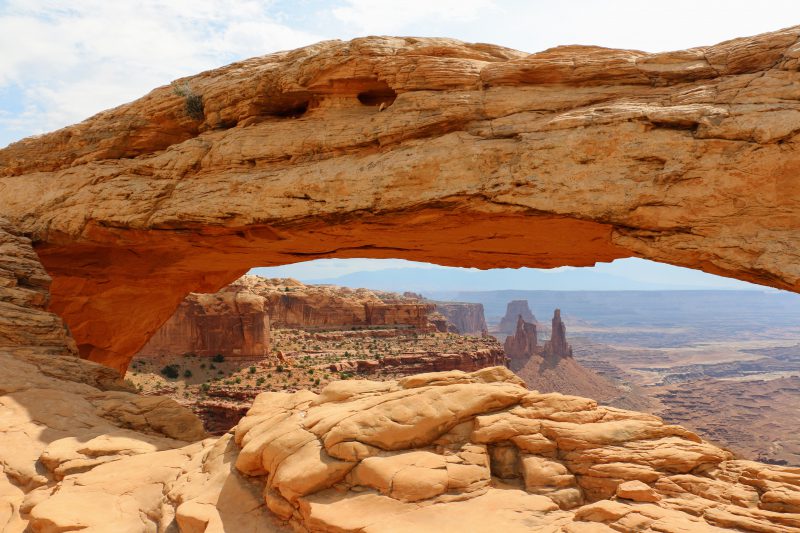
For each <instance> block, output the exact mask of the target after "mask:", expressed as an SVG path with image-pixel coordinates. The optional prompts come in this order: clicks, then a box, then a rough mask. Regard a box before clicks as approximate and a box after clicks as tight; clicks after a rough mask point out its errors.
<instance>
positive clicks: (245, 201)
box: [0, 27, 800, 370]
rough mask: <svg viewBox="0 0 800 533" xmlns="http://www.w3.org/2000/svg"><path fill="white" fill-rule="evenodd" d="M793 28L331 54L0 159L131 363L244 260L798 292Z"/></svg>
mask: <svg viewBox="0 0 800 533" xmlns="http://www.w3.org/2000/svg"><path fill="white" fill-rule="evenodd" d="M798 36H800V28H797V27H795V28H789V29H786V30H782V31H778V32H774V33H769V34H764V35H760V36H756V37H749V38H742V39H736V40H732V41H728V42H725V43H721V44H718V45H716V46H709V47H703V48H695V49H691V50H685V51H679V52H666V53H659V54H648V53H644V52H638V51H632V50H610V49H604V48H598V47H591V46H566V47H559V48H554V49H551V50H546V51H544V52H540V53H536V54H526V53H523V52H518V51H514V50H509V49H505V48H501V47H497V46H491V45H486V44H465V43H461V42H458V41H453V40H447V39H417V38H392V37H380V38H376V37H372V38H364V39H356V40H354V41H350V42H339V41H328V42H323V43H319V44H316V45H313V46H309V47H306V48H303V49H299V50H294V51H290V52H280V53H277V54H272V55H269V56H264V57H260V58H254V59H249V60H246V61H243V62H240V63H236V64H234V65H230V66H227V67H223V68H220V69H217V70H213V71H209V72H205V73H202V74H199V75H196V76H194V77H191V78H189V79H186V80H181V83H183V82H185V83H187V84H188V85H189V87H190V88H191V90H192V91H194V92H195V93H196V94H198V95H199V96H201V97H202V100H203V104H204V117H203V118H202V119H195V118H193V117H191V116H188V115H187V114H186V112H185V102H184V99H183V98H182V97H180V96H177V95H175V94H174V92H173V90H172V88H171V87H169V86H165V87H160V88H158V89H155V90H154V91H152V92H151V93H150V94H148V95H147V96H145V97H143V98H141V99H140V100H137V101H135V102H132V103H130V104H126V105H124V106H120V107H118V108H115V109H112V110H109V111H106V112H103V113H100V114H98V115H96V116H95V117H92V118H91V119H89V120H87V121H85V122H83V123H80V124H77V125H75V126H71V127H68V128H65V129H63V130H60V131H57V132H54V133H51V134H49V135H44V136H39V137H35V138H30V139H26V140H24V141H21V142H18V143H15V144H13V145H11V146H9V147H8V148H5V149H3V150H0V174H1V175H2V177H1V178H0V214H2V216H4V217H5V218H7V219H8V221H9V223H10V224H11V226H12V227H15V228H17V230H18V231H19V232H20V233H22V234H24V235H28V236H29V237H31V238H32V239H33V240H34V242H35V243H36V247H37V248H36V249H37V252H38V253H39V255H40V257H41V258H42V261H43V263H44V265H45V267H46V268H47V270H48V272H49V273H50V275H51V276H53V289H52V294H53V297H52V301H51V308H52V309H53V310H54V311H56V312H57V313H58V314H59V315H60V316H62V317H63V318H64V320H65V322H66V324H67V325H68V326H69V327H70V330H71V331H72V333H73V335H74V337H75V339H76V340H77V343H78V348H79V349H80V352H81V354H82V355H83V356H84V357H88V358H90V359H92V360H94V361H99V362H103V363H104V364H106V365H109V366H112V367H114V368H117V369H119V370H124V369H125V367H126V366H127V363H128V361H129V359H130V357H131V356H132V355H133V354H134V353H136V351H138V349H139V348H141V347H142V346H143V345H144V343H145V342H146V340H147V338H148V337H149V336H150V335H151V334H152V333H153V332H154V331H155V330H156V329H157V328H158V327H159V326H160V325H161V324H162V323H163V322H164V321H166V319H167V318H168V317H169V316H170V315H171V314H172V313H173V311H174V310H175V308H177V306H178V305H179V303H180V302H181V300H182V299H183V298H184V296H185V295H186V294H188V293H189V292H191V291H196V292H213V291H216V290H218V289H219V288H221V287H222V286H224V285H225V284H227V283H230V282H231V281H233V280H234V279H236V278H237V277H239V276H240V275H242V274H243V273H245V272H246V271H247V270H248V269H249V268H250V267H252V266H255V265H271V264H284V263H290V262H295V261H302V260H308V259H313V258H318V257H333V256H336V257H402V258H407V259H413V260H419V261H432V262H436V263H441V264H449V265H463V266H475V267H482V268H487V267H517V266H529V267H555V266H560V265H591V264H593V263H594V262H595V261H610V260H612V259H615V258H619V257H629V256H639V257H644V258H648V259H654V260H657V261H664V262H667V263H672V264H676V265H681V266H686V267H691V268H699V269H702V270H705V271H708V272H713V273H717V274H723V275H728V276H732V277H736V278H739V279H744V280H749V281H754V282H757V283H762V284H766V285H771V286H773V287H778V288H782V289H788V290H793V291H798V290H800V260H798V255H797V254H798V252H797V246H796V244H797V242H800V230H798V228H799V227H800V223H799V220H800V180H797V175H798V172H800V156H798V151H797V150H796V149H795V142H796V135H797V132H798V131H800V101H799V99H800V95H799V94H798V91H797V86H798V82H800V72H798V64H799V63H800V45H798Z"/></svg>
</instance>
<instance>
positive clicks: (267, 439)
mask: <svg viewBox="0 0 800 533" xmlns="http://www.w3.org/2000/svg"><path fill="white" fill-rule="evenodd" d="M62 362H66V359H64V358H53V359H52V365H53V366H55V367H60V366H61V363H62ZM2 363H3V364H4V368H7V369H9V372H8V373H7V374H5V375H4V380H3V382H2V384H0V387H1V388H2V391H1V392H2V393H3V395H2V396H0V416H1V417H2V420H4V421H6V422H7V423H5V424H4V425H3V426H2V427H0V450H2V452H0V467H2V468H0V495H2V496H3V498H4V501H6V502H7V503H8V506H7V507H4V508H3V509H2V510H0V511H2V512H0V524H1V525H0V527H2V528H3V531H8V532H13V531H23V530H24V529H25V527H30V528H31V529H32V530H34V531H41V532H55V531H68V530H73V529H80V530H85V531H109V530H110V528H112V527H113V530H114V531H131V532H134V531H135V532H139V531H186V532H202V531H206V532H209V533H210V532H212V531H213V532H216V531H237V532H245V533H246V532H271V531H276V532H282V531H290V530H294V531H311V532H344V531H353V532H356V531H358V532H367V531H370V532H389V531H398V532H399V531H409V530H414V531H478V532H479V531H486V532H490V531H520V532H522V531H531V530H542V531H553V532H559V531H560V532H569V533H579V532H584V531H612V530H616V531H630V530H637V531H651V532H655V531H659V532H662V533H663V532H667V533H669V532H676V533H677V532H684V531H718V530H721V529H724V528H734V529H738V530H742V531H770V532H772V531H775V532H787V533H788V532H790V531H795V530H797V528H798V527H800V470H798V469H792V468H783V467H775V466H767V465H763V464H759V463H755V462H750V461H737V460H733V459H732V457H731V454H730V453H729V452H726V451H724V450H721V449H719V448H717V447H715V446H712V445H710V444H708V443H705V442H703V441H702V440H701V439H700V438H698V437H697V436H696V435H694V434H693V433H691V432H689V431H687V430H685V429H683V428H681V427H678V426H669V425H665V424H663V423H662V422H661V420H660V419H658V418H657V417H654V416H651V415H645V414H642V413H636V412H632V411H623V410H619V409H613V408H608V407H602V406H598V405H597V404H596V402H594V401H593V400H589V399H586V398H579V397H575V396H563V395H560V394H555V393H552V394H540V393H538V392H535V391H529V390H527V389H525V388H524V386H522V385H521V382H520V381H519V380H518V379H517V378H516V377H515V376H513V375H512V374H510V372H509V371H508V370H507V369H505V368H502V367H495V368H489V369H484V370H481V371H478V372H474V373H464V372H459V371H453V372H440V373H431V374H421V375H417V376H411V377H408V378H403V379H400V380H398V381H394V382H372V381H363V380H357V381H342V382H336V383H333V384H331V385H329V386H328V387H326V388H325V389H324V390H323V391H322V393H321V394H318V395H317V394H314V393H311V392H308V391H301V392H297V393H292V394H290V393H263V394H261V395H259V396H258V397H257V398H256V400H255V402H254V404H253V406H252V408H251V409H250V410H249V412H248V414H247V416H246V417H245V418H243V419H242V420H241V422H240V423H239V425H238V426H237V427H236V428H235V431H234V432H232V433H229V434H226V435H224V436H222V437H220V438H218V439H205V440H200V441H196V442H193V443H189V442H186V440H195V439H198V438H202V436H203V435H202V434H201V433H197V432H194V433H193V432H192V430H190V429H188V428H190V427H196V424H195V425H193V422H192V420H193V421H194V422H197V421H196V419H194V418H193V417H192V415H191V414H189V413H188V412H186V411H185V410H182V409H181V408H180V407H178V406H176V405H167V404H163V403H158V404H157V405H156V404H150V403H148V402H149V400H154V399H152V398H151V399H147V398H141V399H140V398H137V397H136V396H135V395H132V394H130V393H126V392H113V391H103V390H101V388H97V387H96V386H93V385H89V384H87V383H85V382H84V381H85V380H83V381H81V379H82V378H81V376H80V375H79V374H75V373H71V372H69V371H67V370H63V369H62V371H61V372H59V374H60V375H59V377H58V378H55V377H48V376H43V375H40V374H38V373H37V372H36V370H35V369H34V368H33V367H32V366H31V363H29V362H27V361H26V360H25V359H24V358H23V357H21V356H13V357H11V356H7V357H5V358H4V359H3V360H2ZM75 363H77V364H78V365H83V366H84V367H85V368H79V369H78V370H80V371H83V372H86V373H89V374H91V368H93V365H92V364H91V363H87V362H83V361H80V360H77V359H71V362H70V363H69V365H72V364H75ZM69 365H68V366H69ZM68 366H67V367H65V368H68ZM79 378H81V379H79ZM34 398H35V400H34ZM143 401H144V402H145V403H144V404H143V403H142V402H143ZM67 406H69V407H68V409H67ZM136 420H140V421H141V422H140V423H138V424H137V423H135V421H136ZM179 420H185V422H184V427H186V428H187V429H186V430H184V432H183V433H181V434H175V433H174V428H175V427H179V426H180V425H181V424H180V423H178V421H179ZM186 424H188V425H186ZM167 428H173V429H172V430H168V429H167ZM170 431H173V433H170ZM181 439H185V440H181Z"/></svg>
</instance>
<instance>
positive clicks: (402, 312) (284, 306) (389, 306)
mask: <svg viewBox="0 0 800 533" xmlns="http://www.w3.org/2000/svg"><path fill="white" fill-rule="evenodd" d="M224 290H227V291H246V292H251V293H253V294H257V295H258V296H261V297H263V298H265V299H266V301H267V308H268V309H269V315H270V322H271V324H272V327H273V328H276V329H277V328H282V329H306V330H313V329H337V328H342V329H352V328H354V327H369V326H407V327H409V328H414V329H418V330H421V331H422V330H427V329H429V328H430V325H429V324H428V314H429V313H431V312H433V305H432V304H427V303H423V302H420V301H419V300H417V299H415V298H405V297H402V296H399V295H397V294H395V293H388V292H382V291H373V290H370V289H351V288H348V287H338V286H336V285H304V284H303V283H301V282H299V281H297V280H293V279H266V278H262V277H259V276H249V275H248V276H242V277H241V278H240V279H238V280H236V281H235V282H234V283H232V284H231V285H230V286H229V287H228V288H226V289H224Z"/></svg>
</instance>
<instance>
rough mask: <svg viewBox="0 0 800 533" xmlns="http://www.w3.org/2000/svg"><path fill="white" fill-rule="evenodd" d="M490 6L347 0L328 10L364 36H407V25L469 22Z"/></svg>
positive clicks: (475, 1)
mask: <svg viewBox="0 0 800 533" xmlns="http://www.w3.org/2000/svg"><path fill="white" fill-rule="evenodd" d="M494 8H495V2H494V1H493V0H436V1H431V0H383V1H378V2H376V1H375V0H348V1H346V2H345V5H343V6H342V7H338V8H334V9H332V10H331V11H332V13H333V15H334V17H336V18H337V19H338V20H340V21H341V22H343V23H345V24H348V25H350V26H352V27H354V28H356V29H357V30H358V31H359V32H360V33H362V34H365V35H366V34H369V35H376V34H378V35H389V34H397V33H402V34H404V35H409V29H410V28H411V27H412V26H411V25H415V24H420V23H422V24H426V25H427V24H428V23H430V22H431V21H435V22H443V21H446V22H445V23H446V24H451V25H457V24H459V23H464V22H473V21H476V20H478V19H479V18H480V17H481V16H485V15H486V12H487V11H493V10H494ZM411 34H414V35H416V34H415V33H413V32H412V33H411ZM440 36H442V37H446V36H447V35H440Z"/></svg>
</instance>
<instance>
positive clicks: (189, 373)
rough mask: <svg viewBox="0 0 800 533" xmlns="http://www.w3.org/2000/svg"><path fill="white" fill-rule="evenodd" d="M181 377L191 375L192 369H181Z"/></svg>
mask: <svg viewBox="0 0 800 533" xmlns="http://www.w3.org/2000/svg"><path fill="white" fill-rule="evenodd" d="M183 377H185V378H190V377H192V371H191V370H189V369H188V368H187V369H186V370H184V371H183Z"/></svg>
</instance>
